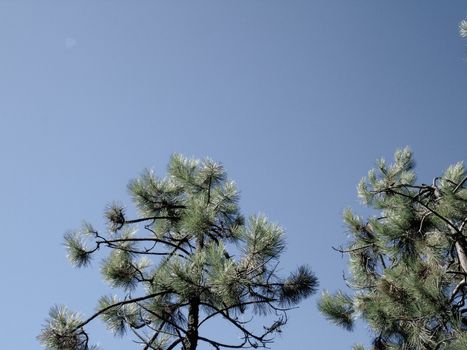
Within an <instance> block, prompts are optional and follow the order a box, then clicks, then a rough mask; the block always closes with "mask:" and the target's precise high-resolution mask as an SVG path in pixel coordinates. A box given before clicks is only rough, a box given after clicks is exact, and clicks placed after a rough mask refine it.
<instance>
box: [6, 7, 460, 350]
mask: <svg viewBox="0 0 467 350" xmlns="http://www.w3.org/2000/svg"><path fill="white" fill-rule="evenodd" d="M466 15H467V4H466V3H465V1H456V0H450V1H448V2H440V1H434V0H433V1H423V2H421V1H420V2H415V1H413V2H407V1H402V0H399V1H363V0H352V1H349V0H340V1H337V0H318V1H314V0H313V1H312V0H306V1H298V0H297V1H272V0H269V1H255V0H254V1H143V0H142V1H117V0H113V1H110V0H107V1H104V0H101V1H49V0H44V1H25V0H18V1H6V0H5V1H1V2H0V50H1V55H0V150H1V155H2V157H1V159H2V163H3V164H2V171H1V172H0V194H1V201H0V213H1V214H0V218H1V221H2V231H3V232H2V243H3V244H2V246H3V249H2V253H1V254H0V272H1V276H3V277H4V279H3V280H2V288H1V290H0V297H1V298H0V299H1V300H2V303H1V305H2V311H3V317H2V318H1V319H0V338H1V339H2V346H3V348H5V349H37V348H39V344H38V343H37V341H36V340H35V336H36V335H37V334H38V333H39V331H40V329H41V324H42V322H43V320H44V318H45V317H46V316H47V312H48V309H49V307H50V306H51V305H53V304H55V303H59V304H61V303H63V304H67V305H69V306H70V307H71V308H72V309H74V310H77V311H80V312H82V313H84V314H85V315H90V314H91V313H92V311H93V310H94V307H95V305H96V300H97V298H98V297H99V296H100V295H102V294H107V293H108V292H109V287H107V286H106V285H105V284H104V283H103V282H101V280H100V277H99V274H98V264H96V265H94V267H95V268H94V269H85V270H76V269H73V268H72V267H71V266H70V265H69V264H68V263H67V261H66V258H65V250H64V247H63V246H62V242H63V240H62V235H63V233H64V232H65V231H67V230H69V229H73V228H77V227H78V226H79V225H80V223H81V220H83V219H87V220H88V221H90V222H92V223H94V224H95V225H96V226H98V227H102V225H103V218H102V213H103V209H104V208H105V206H106V204H107V203H108V202H110V201H112V200H118V201H121V202H123V203H126V204H128V205H130V203H129V201H128V198H129V196H128V194H127V192H126V184H127V183H128V181H129V180H130V179H131V178H134V177H136V176H137V175H138V174H140V173H141V171H142V170H143V169H144V168H148V167H149V168H154V169H155V171H156V172H157V173H159V174H164V172H165V166H166V164H167V161H168V159H169V157H170V155H171V154H172V153H174V152H179V153H183V154H185V155H188V156H193V157H197V158H202V157H205V156H210V157H212V158H214V159H216V160H219V161H221V162H222V163H223V164H224V165H225V167H226V168H227V170H228V172H229V174H230V176H231V178H232V179H234V180H235V181H236V182H237V184H238V187H239V188H240V190H241V193H242V199H241V207H242V210H243V212H244V213H245V214H254V213H257V212H262V213H265V214H266V215H267V216H268V217H270V218H271V220H273V221H275V222H278V223H280V224H281V225H282V226H283V227H285V228H286V230H287V240H288V249H287V252H286V254H285V255H284V257H283V264H282V268H283V271H287V270H290V269H293V268H295V267H296V266H297V265H299V264H303V263H306V264H309V265H310V266H311V267H312V268H313V270H314V271H315V272H316V273H317V275H318V277H319V278H320V283H321V288H324V289H329V290H335V289H337V288H341V287H343V286H344V282H343V281H342V278H341V276H342V271H345V270H346V266H345V260H344V259H342V258H341V257H340V255H339V254H337V253H336V252H334V251H332V249H331V246H332V245H339V244H340V243H342V242H344V240H345V239H346V231H345V227H344V226H343V224H342V219H341V212H342V210H343V209H344V208H346V207H349V206H350V207H353V208H355V209H356V211H360V212H362V213H366V211H365V209H364V208H361V207H360V206H359V202H358V200H357V198H356V191H355V186H356V183H357V182H358V180H359V179H360V178H361V177H362V176H364V175H365V174H366V172H367V170H368V169H369V168H370V167H372V165H373V164H374V161H375V159H376V158H378V157H380V156H384V157H386V158H390V157H391V156H392V154H393V152H394V150H395V149H397V148H400V147H403V146H405V145H410V146H411V148H412V149H413V150H414V152H415V157H416V161H417V164H418V171H419V174H420V176H419V177H420V180H421V181H430V179H431V178H432V177H434V176H436V175H438V174H439V173H440V172H441V171H443V170H444V169H445V168H446V167H447V166H448V165H449V164H451V163H453V162H456V161H459V160H465V159H466V154H467V152H466V151H467V137H466V132H467V99H466V93H467V76H466V73H467V61H466V57H467V51H466V49H467V42H466V41H463V40H462V39H460V38H459V36H458V27H457V26H458V23H459V22H460V21H461V20H462V19H463V18H465V17H466ZM316 300H317V296H315V297H312V298H310V299H309V300H308V301H306V302H304V303H303V304H302V306H301V308H300V309H299V310H295V311H293V312H292V313H291V315H290V316H291V317H290V318H291V320H290V322H289V324H288V326H287V327H286V329H285V330H284V333H283V335H282V336H281V337H279V338H278V339H277V341H276V343H275V344H274V345H273V349H276V350H286V349H297V350H305V349H349V348H350V346H351V345H352V344H354V343H356V342H363V343H367V342H368V339H369V336H368V330H367V329H366V328H365V326H364V325H360V326H359V327H358V329H357V330H356V331H355V332H353V333H348V332H346V331H344V330H341V329H339V328H337V327H334V326H332V325H330V324H328V323H327V322H326V321H325V320H324V319H323V318H322V317H321V316H320V315H319V314H318V312H317V310H316ZM90 331H91V334H92V337H93V340H94V341H96V342H99V343H100V344H101V345H102V346H103V347H104V349H115V350H120V349H129V348H136V347H135V345H131V343H129V342H128V341H125V340H118V339H117V340H115V339H113V338H112V337H110V336H108V334H107V333H106V331H105V329H104V327H103V326H102V325H101V324H99V323H97V324H96V326H95V327H93V328H91V329H90ZM213 331H214V332H215V331H217V330H216V329H213Z"/></svg>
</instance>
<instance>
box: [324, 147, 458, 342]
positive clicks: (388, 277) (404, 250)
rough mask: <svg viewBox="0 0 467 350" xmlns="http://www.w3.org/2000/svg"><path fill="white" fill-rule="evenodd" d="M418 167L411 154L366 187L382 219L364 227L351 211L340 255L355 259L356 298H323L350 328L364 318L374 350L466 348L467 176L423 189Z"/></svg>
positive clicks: (382, 166) (398, 157) (380, 166)
mask: <svg viewBox="0 0 467 350" xmlns="http://www.w3.org/2000/svg"><path fill="white" fill-rule="evenodd" d="M413 167H414V161H413V158H412V153H411V151H410V150H409V149H408V148H405V149H403V150H399V151H397V152H396V154H395V157H394V162H393V163H392V164H387V163H386V162H385V161H384V160H379V161H377V164H376V168H375V169H372V170H370V171H369V173H368V176H367V177H366V178H363V179H362V180H361V181H360V183H359V185H358V195H359V197H360V198H361V199H362V201H363V203H364V204H366V205H367V206H369V207H370V208H372V209H374V210H376V211H377V215H375V216H372V217H370V218H368V219H367V220H364V219H363V218H361V217H358V216H357V215H355V214H353V213H352V211H351V210H349V209H347V210H345V211H344V215H343V216H344V222H345V223H346V225H347V227H348V229H349V231H350V233H351V236H350V237H351V238H350V241H349V242H347V244H346V245H345V247H343V248H342V249H337V250H339V251H341V252H342V253H347V254H348V256H349V268H350V277H349V278H348V279H347V281H346V282H347V285H348V286H349V287H350V288H351V289H353V290H354V293H353V295H351V296H347V295H344V294H343V293H342V292H338V293H336V294H334V295H330V294H324V295H323V297H322V298H321V300H320V302H319V308H320V310H321V312H322V313H323V314H324V315H325V316H326V317H327V318H328V319H330V320H331V321H332V322H334V323H336V324H338V325H340V326H343V327H344V328H346V329H351V328H352V320H353V319H355V318H357V317H361V318H362V319H363V320H364V321H366V322H367V323H368V325H369V326H370V328H371V329H372V330H373V332H374V334H375V338H374V341H373V347H374V349H407V350H412V349H413V350H428V349H430V350H431V349H439V350H442V349H458V348H459V349H460V348H462V349H464V348H467V347H465V344H466V343H465V339H464V338H465V331H466V329H467V328H466V324H467V318H466V316H465V315H466V313H467V308H465V307H464V305H465V294H464V293H465V292H466V291H467V284H466V283H465V281H464V276H465V275H466V274H467V256H466V251H467V244H466V242H467V240H466V234H467V232H466V231H467V230H466V223H467V195H466V192H467V189H466V182H467V177H466V170H465V168H464V166H463V164H462V163H461V162H460V163H457V164H454V165H452V166H450V167H448V169H447V170H446V171H445V172H444V174H443V175H441V176H440V177H436V178H435V179H434V180H433V183H432V184H431V185H427V184H420V185H416V184H415V180H416V176H415V172H414V170H413ZM456 344H461V345H456Z"/></svg>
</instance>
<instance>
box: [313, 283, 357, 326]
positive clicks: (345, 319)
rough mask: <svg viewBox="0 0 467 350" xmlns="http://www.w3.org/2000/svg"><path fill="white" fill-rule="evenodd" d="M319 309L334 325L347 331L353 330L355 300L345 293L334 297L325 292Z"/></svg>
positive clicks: (339, 293)
mask: <svg viewBox="0 0 467 350" xmlns="http://www.w3.org/2000/svg"><path fill="white" fill-rule="evenodd" d="M318 309H319V311H321V312H322V313H323V314H324V316H325V317H326V318H327V319H328V320H330V321H331V322H333V323H334V324H336V325H338V326H341V327H343V328H345V329H347V330H351V329H352V328H353V325H354V320H353V312H354V308H353V300H352V298H351V297H350V296H348V295H346V294H344V293H343V292H340V291H339V292H337V293H336V294H334V295H331V294H329V293H328V292H324V293H323V295H322V296H321V299H320V300H319V302H318Z"/></svg>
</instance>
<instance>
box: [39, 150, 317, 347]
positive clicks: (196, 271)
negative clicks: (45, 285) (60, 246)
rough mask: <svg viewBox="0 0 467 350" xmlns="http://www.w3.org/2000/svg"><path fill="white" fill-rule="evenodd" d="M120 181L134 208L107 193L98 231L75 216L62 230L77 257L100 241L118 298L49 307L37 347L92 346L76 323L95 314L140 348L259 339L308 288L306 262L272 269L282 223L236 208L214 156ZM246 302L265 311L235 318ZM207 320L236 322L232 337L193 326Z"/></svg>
mask: <svg viewBox="0 0 467 350" xmlns="http://www.w3.org/2000/svg"><path fill="white" fill-rule="evenodd" d="M129 191H130V193H131V195H132V197H133V201H134V203H135V205H136V207H137V209H138V216H137V218H135V219H129V218H127V214H126V212H125V209H124V208H123V207H122V206H121V205H118V204H115V203H114V204H111V205H110V206H109V207H108V209H107V210H106V213H105V217H106V219H107V224H108V229H107V230H106V231H107V232H106V233H105V234H101V233H100V232H99V231H98V230H96V229H95V228H94V227H93V226H92V225H90V224H84V225H83V228H82V229H81V230H79V231H77V232H72V233H67V234H66V235H65V244H66V248H67V251H68V257H69V260H70V261H71V263H72V264H73V265H75V266H77V267H85V266H88V265H89V264H90V263H91V259H92V258H93V256H94V255H95V254H96V253H97V252H99V251H102V250H105V248H107V249H109V251H110V253H109V254H108V255H107V257H106V258H105V260H104V262H103V264H102V266H101V273H102V276H103V279H104V280H106V281H107V282H108V283H109V284H110V286H111V287H112V288H114V289H117V290H119V291H120V295H121V296H120V298H119V297H117V296H103V297H101V298H100V299H99V301H98V306H97V309H96V312H95V313H94V314H93V315H92V316H90V317H89V318H83V317H82V316H80V315H79V314H77V313H74V312H72V311H70V310H68V309H67V308H66V307H64V306H55V307H53V308H52V309H51V311H50V315H49V319H48V320H47V321H46V324H45V325H44V327H43V329H42V332H41V334H40V335H39V337H38V338H39V340H40V342H41V343H42V345H43V346H44V347H45V348H47V349H56V350H86V349H97V347H95V346H92V345H91V344H90V341H89V336H88V333H87V331H86V326H87V325H88V324H89V323H91V321H94V319H96V318H97V317H100V318H101V319H102V320H103V321H104V322H105V323H106V325H107V327H108V329H109V330H110V331H112V332H113V333H114V334H116V335H124V334H125V333H126V332H127V331H130V332H131V333H132V334H133V335H134V337H135V341H136V342H138V343H140V344H141V346H142V348H143V349H145V350H146V349H154V350H156V349H157V350H172V349H183V350H195V349H197V348H198V346H200V344H201V343H205V344H207V346H208V347H211V348H213V349H221V348H246V347H253V348H258V347H267V345H268V344H269V343H271V342H272V340H273V336H274V334H275V333H277V332H280V331H281V328H282V326H284V325H285V323H286V322H287V311H288V310H290V308H291V307H293V306H295V305H296V304H298V303H299V302H300V301H301V300H302V299H303V298H306V297H308V296H309V295H311V294H312V293H314V292H315V290H316V287H317V279H316V277H315V276H314V275H313V273H312V272H311V270H310V269H309V268H308V267H306V266H301V267H299V268H298V269H297V271H296V272H293V273H291V274H290V275H289V276H288V277H287V278H282V277H280V276H278V274H277V266H278V262H279V257H280V254H281V252H282V251H283V250H284V248H285V242H284V237H283V229H282V228H281V227H280V226H279V225H277V224H274V223H271V222H269V221H268V220H267V219H266V218H265V217H264V216H254V217H251V218H249V219H248V220H245V219H244V218H243V216H242V215H241V214H240V212H239V207H238V199H239V194H238V191H237V189H236V186H235V184H234V183H233V182H232V181H230V180H228V179H227V176H226V173H225V171H224V169H223V167H222V166H221V165H220V164H218V163H215V162H213V161H212V160H209V159H207V160H204V161H196V160H189V159H185V158H184V157H182V156H180V155H174V156H173V157H172V158H171V160H170V163H169V166H168V175H167V176H166V177H165V178H158V177H156V175H155V174H154V172H152V171H146V172H145V173H144V174H143V175H142V176H141V177H139V178H137V179H136V180H133V181H131V182H130V184H129ZM135 295H138V296H135ZM248 312H250V313H252V314H253V315H258V316H265V315H271V316H272V317H273V318H274V320H273V321H272V323H268V325H266V326H262V327H258V325H257V318H255V321H254V322H253V324H249V323H248V321H244V320H248V317H246V315H247V313H248ZM213 320H217V322H221V323H222V322H224V323H225V324H226V325H229V326H231V327H233V328H234V329H235V330H236V332H240V333H241V337H240V338H239V340H238V339H237V341H236V342H230V343H225V341H224V340H219V339H216V338H215V337H214V336H209V335H205V334H201V331H200V327H201V326H202V325H204V324H206V323H209V322H212V321H213ZM255 326H256V327H255ZM258 329H259V331H258ZM202 348H203V349H206V347H205V346H202Z"/></svg>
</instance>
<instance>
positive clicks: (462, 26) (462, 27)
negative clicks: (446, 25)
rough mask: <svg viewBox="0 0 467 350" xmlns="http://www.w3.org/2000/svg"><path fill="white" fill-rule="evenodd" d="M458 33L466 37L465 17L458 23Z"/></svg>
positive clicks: (466, 23)
mask: <svg viewBox="0 0 467 350" xmlns="http://www.w3.org/2000/svg"><path fill="white" fill-rule="evenodd" d="M459 34H460V35H461V37H463V38H467V20H465V19H464V20H463V21H461V23H460V24H459Z"/></svg>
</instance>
